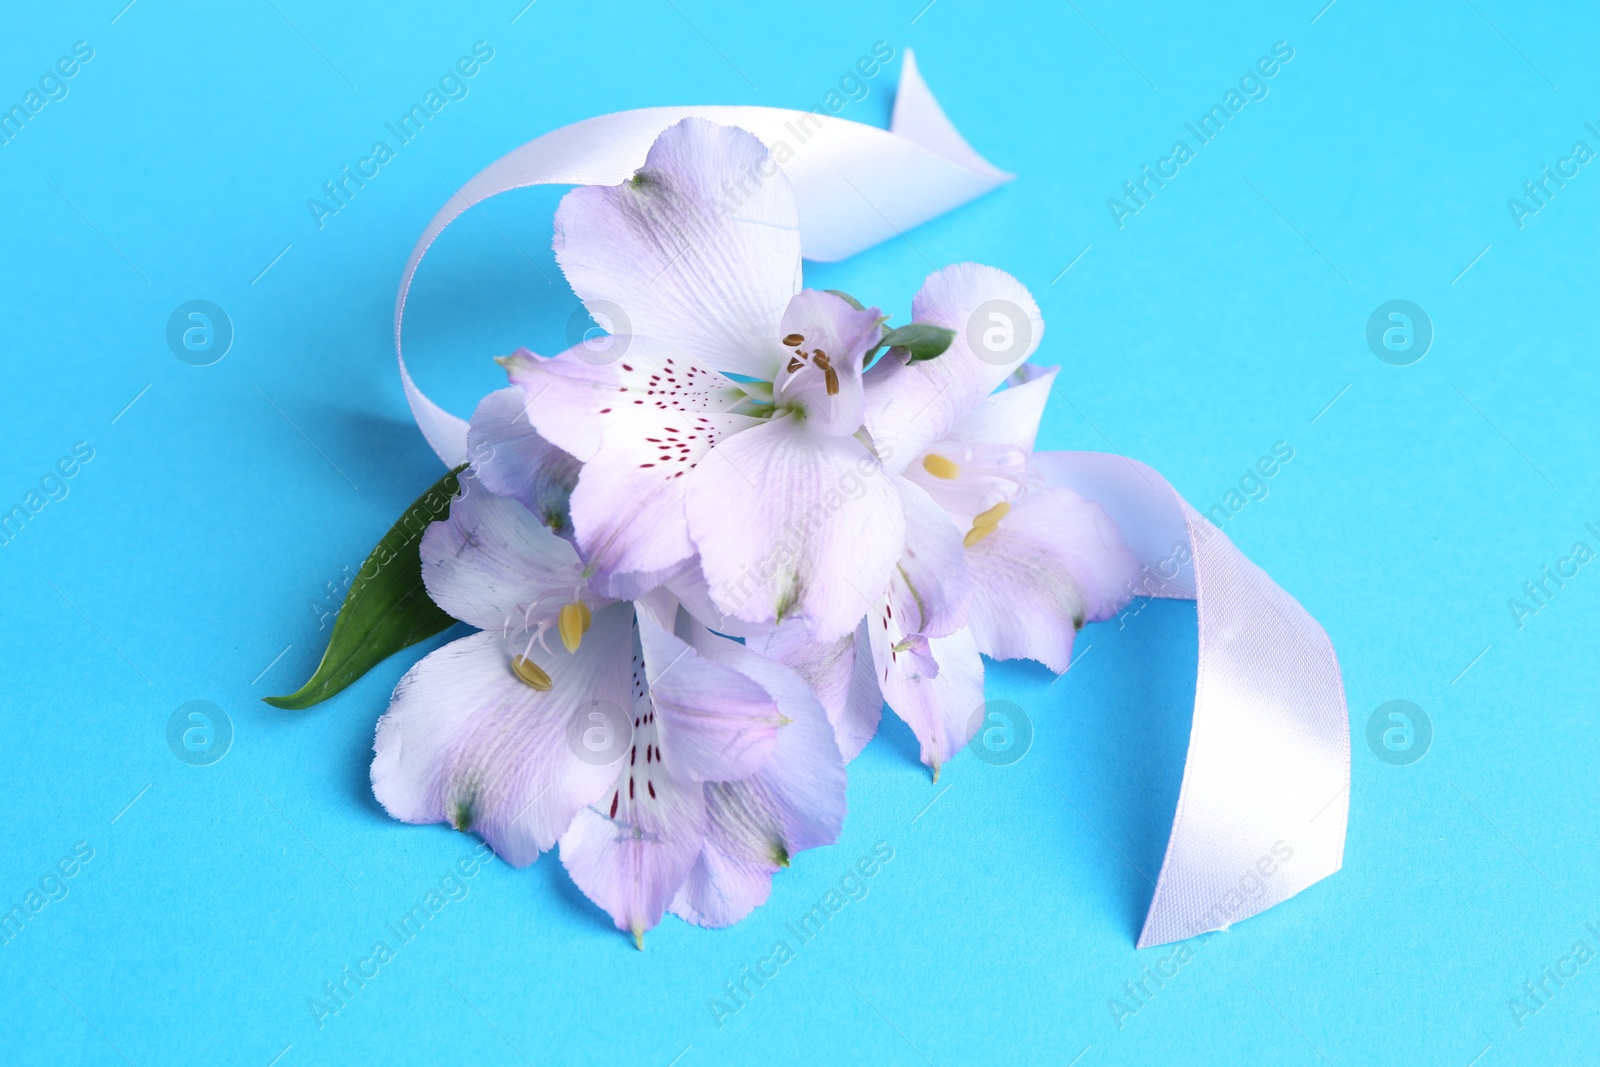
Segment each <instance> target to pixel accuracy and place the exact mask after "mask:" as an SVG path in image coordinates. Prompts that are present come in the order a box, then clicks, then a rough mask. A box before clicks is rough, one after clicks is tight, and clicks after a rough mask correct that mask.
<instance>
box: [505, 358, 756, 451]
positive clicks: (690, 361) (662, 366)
mask: <svg viewBox="0 0 1600 1067" xmlns="http://www.w3.org/2000/svg"><path fill="white" fill-rule="evenodd" d="M619 340H623V341H626V342H627V343H626V345H625V346H623V345H621V344H619V345H618V349H619V350H620V351H621V354H620V355H618V356H617V357H616V358H614V359H612V360H610V362H605V363H591V362H589V361H588V360H587V359H585V358H584V355H583V353H584V352H585V350H584V349H583V348H582V347H581V346H580V347H578V348H573V349H569V350H568V351H566V352H562V353H560V354H559V355H555V356H551V357H549V358H545V357H542V356H537V355H534V354H533V353H532V352H529V351H528V350H527V349H518V350H517V351H516V352H515V353H514V354H512V355H510V356H506V357H504V358H503V359H501V360H500V363H501V365H502V366H504V367H505V368H506V373H507V376H508V377H509V378H510V380H511V384H512V385H515V386H517V387H519V388H521V390H522V392H523V396H524V398H525V403H524V410H525V411H526V412H527V418H528V421H529V422H530V423H532V425H533V428H534V429H535V430H537V431H538V432H539V435H540V436H541V437H543V438H544V439H545V440H547V441H549V442H551V443H552V444H554V445H556V446H557V447H558V448H561V449H563V450H564V451H566V452H569V453H571V454H572V455H573V456H575V457H576V458H577V459H578V460H580V461H582V462H584V463H587V462H589V461H590V460H592V459H594V458H595V456H596V455H597V454H598V453H599V451H600V446H601V442H602V440H603V439H606V438H609V437H635V436H639V435H640V434H639V431H640V430H642V429H645V428H648V427H649V426H650V425H652V420H654V421H659V420H660V419H661V418H662V417H663V416H669V415H674V414H678V413H684V412H687V413H690V414H697V415H698V414H705V413H710V412H721V411H728V410H730V409H731V408H733V407H734V406H735V405H737V404H739V403H740V402H741V401H743V400H744V399H745V393H744V391H743V390H742V389H740V388H739V386H738V385H737V384H735V383H734V382H733V381H732V380H731V379H729V378H725V377H723V376H722V375H721V374H719V373H717V372H716V371H714V370H712V369H711V368H710V367H708V366H706V365H705V364H704V363H702V362H700V361H699V360H697V359H696V358H695V357H694V356H691V355H689V354H688V353H686V352H684V351H683V350H682V349H679V348H675V347H673V346H672V345H670V344H667V343H665V342H663V341H658V340H656V339H654V338H651V337H626V338H621V339H619Z"/></svg>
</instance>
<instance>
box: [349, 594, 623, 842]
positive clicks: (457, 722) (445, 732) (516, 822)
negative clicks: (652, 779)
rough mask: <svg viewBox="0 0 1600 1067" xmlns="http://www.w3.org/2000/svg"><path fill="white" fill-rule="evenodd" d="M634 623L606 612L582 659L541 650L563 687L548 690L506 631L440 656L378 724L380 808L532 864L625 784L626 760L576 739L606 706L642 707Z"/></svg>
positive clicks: (404, 685)
mask: <svg viewBox="0 0 1600 1067" xmlns="http://www.w3.org/2000/svg"><path fill="white" fill-rule="evenodd" d="M631 618H632V611H631V610H630V609H629V608H628V607H627V606H626V605H615V606H613V607H610V608H607V609H605V610H603V611H600V612H597V613H596V614H595V615H594V621H593V624H592V626H591V628H590V631H589V633H588V635H587V636H586V637H585V638H584V642H583V644H582V646H580V647H579V649H578V651H577V652H576V653H573V654H568V653H567V652H566V651H565V650H564V649H558V650H557V651H556V652H555V653H548V652H546V651H544V650H543V649H534V650H533V651H532V653H531V656H530V658H531V659H532V660H534V661H535V662H536V663H538V664H539V666H540V667H541V668H542V669H543V670H544V671H545V672H546V673H547V674H548V676H549V678H550V682H551V685H550V688H549V690H548V691H543V692H541V691H539V690H535V689H532V688H530V687H529V686H527V685H525V684H524V683H523V682H522V681H521V680H519V679H518V677H517V676H516V675H515V674H514V673H513V672H512V667H511V657H512V656H513V655H514V654H515V653H516V652H517V651H519V650H518V649H515V648H513V647H511V646H509V645H507V644H506V643H505V642H504V641H503V640H502V639H501V638H499V637H497V636H496V635H494V634H491V633H476V634H472V635H470V636H468V637H463V638H461V639H460V640H459V641H453V642H451V643H450V644H448V645H445V646H444V647H443V648H440V649H437V650H435V651H434V652H432V653H430V654H429V655H428V656H427V657H425V658H424V659H423V660H422V661H421V662H419V663H417V664H416V666H414V667H412V668H411V670H410V671H408V672H407V673H406V676H405V677H404V678H402V679H401V680H400V684H399V685H398V686H396V687H395V691H394V697H393V699H392V700H391V702H390V704H389V710H388V712H387V713H385V714H384V716H383V717H382V718H381V719H379V720H378V730H377V737H376V740H375V741H374V743H373V750H374V752H375V755H374V756H373V760H372V791H373V794H374V795H375V796H376V797H377V798H378V801H379V803H381V804H382V805H383V806H384V808H385V809H387V810H388V812H389V814H390V815H393V816H394V817H395V818H397V819H400V820H402V821H404V822H411V823H436V822H443V823H450V824H452V825H454V826H455V827H456V828H457V829H462V830H466V829H470V830H473V831H475V832H476V833H478V834H480V835H481V836H482V837H483V839H484V840H485V841H487V842H489V844H490V845H492V846H494V850H495V851H496V852H497V853H499V854H500V855H501V856H502V857H503V858H504V859H505V860H506V861H507V862H509V863H511V864H512V865H513V866H523V865H526V864H529V863H532V862H533V861H534V860H535V859H537V858H538V855H539V853H540V852H541V851H543V850H545V849H548V848H550V847H551V846H552V845H553V844H554V843H555V842H556V840H557V839H558V838H559V837H560V836H561V835H562V834H563V833H564V832H565V831H566V829H567V827H568V825H569V824H570V823H571V822H572V818H573V815H574V813H575V812H577V811H578V810H579V809H580V808H582V807H583V806H584V805H585V804H591V803H594V802H595V801H597V800H599V799H600V798H601V796H602V795H604V794H606V793H607V792H609V791H610V789H611V787H612V783H613V782H614V781H615V779H616V777H617V769H618V766H619V764H620V763H621V760H622V756H621V755H620V754H619V755H618V756H617V757H616V759H615V760H614V761H613V762H611V763H609V764H598V763H595V762H592V760H594V759H595V758H596V757H594V756H592V755H591V756H589V758H587V759H585V758H582V757H580V755H579V752H580V751H581V746H575V745H574V744H573V741H572V739H573V737H574V736H576V733H575V731H581V728H582V723H583V721H584V717H585V716H586V715H587V713H588V712H590V711H591V710H593V709H594V708H596V707H597V706H599V707H604V706H606V705H609V708H610V709H615V708H627V707H628V706H630V704H631V697H630V696H629V679H630V672H629V655H628V649H629V646H630V644H631V641H632V638H631V634H630V630H631V625H630V619H631ZM575 724H577V725H575Z"/></svg>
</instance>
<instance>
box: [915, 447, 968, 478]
mask: <svg viewBox="0 0 1600 1067" xmlns="http://www.w3.org/2000/svg"><path fill="white" fill-rule="evenodd" d="M922 469H923V470H925V471H927V472H928V473H929V474H931V475H933V476H934V477H935V478H943V479H944V480H945V481H947V482H953V481H955V480H956V479H957V478H959V477H961V465H960V464H959V463H956V462H955V461H953V460H948V459H945V458H944V457H943V456H941V455H938V454H937V453H934V452H929V453H928V454H927V455H926V456H923V457H922Z"/></svg>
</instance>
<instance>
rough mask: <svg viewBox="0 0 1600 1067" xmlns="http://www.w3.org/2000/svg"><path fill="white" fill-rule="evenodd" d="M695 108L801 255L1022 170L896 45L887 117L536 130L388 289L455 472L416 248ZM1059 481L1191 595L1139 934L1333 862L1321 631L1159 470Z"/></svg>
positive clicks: (461, 422)
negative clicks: (413, 325) (1151, 886)
mask: <svg viewBox="0 0 1600 1067" xmlns="http://www.w3.org/2000/svg"><path fill="white" fill-rule="evenodd" d="M690 116H699V117H702V118H706V119H709V120H711V121H713V122H717V123H721V124H723V125H729V126H738V127H741V128H743V129H746V130H749V131H750V132H751V133H753V134H755V135H756V136H757V137H759V138H761V140H762V141H763V142H764V143H766V144H767V145H768V147H769V148H772V149H773V152H774V155H777V153H778V147H777V146H778V145H779V143H780V142H781V143H783V144H784V145H786V146H787V147H788V149H789V150H790V153H791V154H790V155H789V157H788V158H787V159H785V160H784V162H783V169H784V173H785V174H786V175H787V177H788V179H789V182H790V184H791V185H792V186H793V187H794V190H795V195H796V197H797V199H798V201H799V208H800V236H801V246H802V248H803V250H804V255H805V258H807V259H812V260H822V261H834V260H840V259H845V258H847V257H849V256H852V255H854V254H856V253H857V252H860V251H862V250H863V249H866V248H870V247H871V246H873V245H875V244H877V243H879V242H880V241H883V240H886V239H888V238H889V237H893V236H896V235H898V234H900V233H903V232H904V231H905V230H909V229H911V228H913V227H915V226H918V225H920V224H922V223H924V222H927V221H928V220H929V219H932V218H935V217H937V216H939V215H942V214H943V213H945V212H946V211H949V210H951V209H953V208H955V207H958V206H959V205H961V204H964V203H966V202H968V201H969V200H973V199H975V198H976V197H978V196H981V195H983V194H984V193H986V192H989V191H990V190H992V189H994V188H996V187H997V186H999V185H1002V184H1004V183H1005V182H1007V181H1010V180H1011V175H1009V174H1007V173H1005V172H1004V171H1001V170H998V169H996V168H995V167H994V166H992V165H991V164H989V163H988V162H987V161H985V160H984V159H983V158H982V157H981V156H979V155H978V153H977V152H975V151H974V150H973V149H972V147H971V146H970V145H969V144H967V142H966V141H965V140H964V139H963V138H962V136H961V135H960V133H958V132H957V131H956V128H955V126H954V125H953V124H952V123H951V122H950V120H949V118H948V117H946V115H945V113H944V111H943V109H941V108H940V107H939V104H938V102H937V101H936V100H935V99H934V97H933V94H932V92H931V91H930V90H929V89H928V86H927V84H926V83H925V82H924V81H923V80H922V77H921V75H920V74H919V73H918V70H917V66H916V60H915V58H914V57H913V55H912V53H911V51H910V50H909V49H907V50H906V51H905V52H904V63H903V67H902V70H901V75H900V84H899V87H898V90H897V92H896V96H895V104H894V113H893V116H892V118H891V121H890V125H889V129H888V130H881V129H878V128H876V127H872V126H866V125H863V124H861V123H858V122H851V121H848V120H845V119H840V118H837V117H834V116H823V115H819V114H816V113H813V112H809V111H794V110H789V109H785V108H770V107H720V106H708V107H657V108H645V109H641V110H636V111H620V112H616V113H614V114H610V115H601V116H599V117H597V118H592V119H586V120H584V121H582V122H576V123H573V124H572V125H570V126H564V127H562V128H561V129H558V130H554V131H552V132H550V133H547V134H545V135H544V136H542V137H539V138H536V139H535V140H532V141H529V142H528V143H527V144H525V145H523V146H522V147H520V148H517V149H515V150H513V151H511V152H510V153H508V154H506V155H505V156H503V157H501V158H500V159H498V160H496V161H495V162H494V163H491V164H490V165H489V166H488V167H486V168H484V169H483V170H482V171H481V172H479V173H478V174H477V175H476V176H475V177H473V178H472V180H470V181H468V182H467V183H466V184H465V185H463V186H462V187H461V188H460V189H459V190H458V191H457V192H456V193H455V195H453V196H452V197H451V198H450V200H449V201H448V202H447V203H446V204H445V205H444V207H443V208H441V209H440V210H439V212H438V214H436V215H435V216H434V217H433V220H432V221H431V222H429V223H428V227H427V229H426V230H424V231H423V234H422V236H421V238H419V239H418V241H417V244H416V247H414V248H413V249H412V251H411V256H410V258H409V259H408V260H407V262H406V267H405V273H404V275H403V276H402V278H401V281H400V291H399V293H398V295H397V297H396V299H395V310H394V341H395V353H396V355H397V357H398V359H399V364H400V380H401V383H402V385H403V386H404V388H405V393H406V400H407V402H408V403H409V404H410V405H411V412H412V415H413V416H414V417H415V419H416V421H417V426H418V427H419V428H420V429H421V430H422V433H423V436H424V437H425V438H426V439H427V441H428V444H429V445H430V446H432V448H433V450H434V451H435V452H437V453H438V455H439V458H440V459H442V460H443V461H444V462H445V464H446V466H449V467H455V466H457V465H459V464H461V463H463V462H465V461H466V458H467V422H466V420H465V419H462V418H460V417H458V416H456V415H453V414H451V413H450V412H448V411H445V410H444V409H443V408H441V407H439V406H438V405H437V404H435V403H434V402H433V401H431V400H429V399H428V397H427V396H426V395H424V394H423V392H422V390H421V389H419V388H418V387H417V385H416V383H415V382H414V381H413V380H412V378H411V374H410V372H409V371H408V370H407V368H406V362H405V355H404V352H403V350H402V347H401V325H402V321H403V319H404V315H405V306H406V296H407V294H408V293H409V292H410V289H411V283H412V280H413V278H414V277H415V276H416V272H417V267H418V265H419V264H420V263H421V262H422V257H423V256H424V255H426V254H427V251H428V249H429V248H430V247H431V246H432V244H433V242H434V241H435V240H436V239H437V238H438V236H439V235H440V234H441V233H442V232H443V231H444V229H445V227H447V226H449V225H450V223H451V222H453V221H454V220H455V219H456V218H457V217H459V216H460V215H461V214H463V213H464V212H466V211H467V210H468V209H469V208H471V207H472V206H473V205H475V204H478V203H480V202H482V201H484V200H487V199H488V198H489V197H492V196H495V195H497V194H499V193H503V192H505V191H507V190H510V189H519V188H524V187H528V186H534V185H616V184H618V183H620V182H622V181H624V180H626V179H627V178H628V177H630V176H631V175H632V174H633V172H634V171H635V170H637V169H638V168H639V167H640V166H642V165H643V163H644V160H645V155H646V154H647V153H648V152H649V149H650V146H651V144H652V143H653V142H654V141H655V139H656V137H657V136H658V135H659V134H660V133H661V132H662V131H663V130H665V129H666V128H667V127H669V126H671V125H673V124H674V123H676V122H678V121H680V120H681V119H684V118H688V117H690ZM1034 460H1035V463H1036V464H1037V466H1038V467H1039V469H1040V470H1041V471H1042V472H1043V473H1044V475H1045V477H1046V479H1047V480H1048V481H1050V482H1052V483H1053V484H1057V485H1061V486H1064V487H1066V488H1069V489H1072V490H1074V491H1075V492H1077V493H1078V494H1079V495H1080V496H1083V497H1086V498H1087V499H1090V500H1093V501H1096V502H1097V503H1099V504H1100V505H1101V506H1102V507H1104V508H1105V509H1106V511H1107V513H1108V514H1110V516H1111V518H1112V519H1113V520H1114V521H1115V522H1116V523H1117V525H1118V527H1119V528H1120V529H1121V531H1122V534H1123V537H1124V539H1125V540H1126V542H1127V544H1128V546H1129V548H1130V549H1131V550H1132V551H1133V554H1134V556H1135V558H1136V559H1137V560H1138V562H1139V564H1140V568H1141V575H1142V577H1141V579H1140V582H1139V584H1138V587H1137V588H1135V589H1134V590H1132V591H1133V592H1134V593H1136V594H1138V595H1143V596H1154V597H1168V598H1177V599H1185V600H1193V601H1195V604H1196V610H1197V614H1198V616H1199V626H1198V630H1199V643H1200V650H1199V667H1198V674H1197V678H1196V684H1195V701H1194V719H1193V725H1192V726H1191V728H1190V731H1189V750H1188V756H1187V759H1186V762H1185V764H1184V771H1183V783H1182V785H1181V786H1180V789H1179V794H1178V807H1177V812H1176V814H1175V816H1174V818H1173V822H1172V832H1171V834H1170V836H1169V838H1168V840H1167V850H1166V856H1165V859H1164V860H1163V861H1162V865H1161V875H1160V877H1159V879H1158V880H1157V883H1156V888H1155V894H1154V896H1153V898H1152V899H1151V902H1150V909H1149V911H1148V913H1147V914H1146V917H1145V923H1144V928H1143V930H1142V932H1141V933H1140V935H1139V942H1138V947H1140V948H1147V947H1151V946H1155V945H1163V944H1167V943H1170V942H1173V941H1180V940H1184V939H1186V938H1190V937H1194V936H1196V935H1198V934H1202V933H1207V932H1210V931H1214V930H1224V929H1227V928H1228V926H1230V925H1231V924H1232V923H1234V922H1237V921H1238V920H1240V919H1245V918H1248V917H1250V916H1252V915H1256V914H1259V913H1260V912H1262V911H1265V910H1266V909H1267V908H1270V907H1272V906H1273V905H1274V904H1278V903H1280V902H1282V901H1284V900H1287V899H1288V898H1289V897H1292V896H1294V895H1295V894H1296V893H1298V892H1300V891H1301V890H1302V889H1305V888H1306V887H1307V886H1310V885H1311V884H1313V883H1314V882H1317V881H1320V880H1321V879H1323V878H1326V877H1327V876H1328V875H1330V874H1332V873H1334V872H1335V871H1337V870H1338V869H1339V868H1340V866H1341V864H1342V863H1343V859H1344V838H1345V826H1346V822H1347V818H1348V814H1349V788H1350V727H1349V714H1348V712H1347V710H1346V708H1345V698H1344V682H1343V680H1342V678H1341V676H1340V673H1339V665H1338V660H1337V659H1336V658H1335V656H1334V651H1333V645H1332V643H1331V642H1330V641H1329V640H1328V636H1327V634H1326V633H1325V632H1324V631H1323V629H1322V627H1321V626H1319V625H1318V624H1317V622H1316V620H1315V619H1313V618H1312V617H1311V616H1310V615H1309V614H1308V613H1307V612H1306V611H1305V609H1304V608H1302V607H1301V606H1300V605H1299V603H1298V602H1296V601H1295V600H1294V598H1293V597H1291V596H1289V594H1287V593H1285V592H1284V591H1283V590H1282V589H1280V588H1279V587H1278V586H1277V585H1276V584H1274V583H1273V581H1272V579H1270V578H1268V577H1267V575H1266V573H1265V572H1264V571H1262V570H1261V568H1259V567H1257V566H1256V565H1255V564H1253V563H1251V562H1250V561H1249V560H1248V559H1246V558H1245V556H1244V554H1243V553H1241V552H1240V551H1239V550H1238V549H1237V548H1235V547H1234V545H1233V543H1232V542H1231V541H1229V540H1228V538H1227V537H1226V536H1224V535H1223V534H1222V533H1221V532H1220V531H1218V530H1217V528H1216V527H1215V526H1213V525H1212V524H1211V523H1210V522H1208V521H1206V519H1205V518H1204V517H1203V516H1201V515H1200V514H1199V513H1197V512H1196V511H1195V510H1194V509H1193V508H1192V507H1190V506H1189V504H1188V503H1187V502H1186V501H1185V500H1184V499H1183V497H1182V496H1180V495H1179V494H1178V492H1177V490H1175V489H1174V488H1173V487H1172V486H1171V485H1170V484H1168V483H1167V481H1166V479H1164V478H1162V477H1161V476H1160V475H1159V474H1157V473H1156V472H1155V471H1154V470H1152V469H1151V468H1150V467H1147V466H1145V465H1144V464H1143V463H1139V462H1138V461H1136V460H1132V459H1128V458H1126V457H1123V456H1117V455H1107V454H1102V453H1097V452H1040V453H1036V454H1035V456H1034Z"/></svg>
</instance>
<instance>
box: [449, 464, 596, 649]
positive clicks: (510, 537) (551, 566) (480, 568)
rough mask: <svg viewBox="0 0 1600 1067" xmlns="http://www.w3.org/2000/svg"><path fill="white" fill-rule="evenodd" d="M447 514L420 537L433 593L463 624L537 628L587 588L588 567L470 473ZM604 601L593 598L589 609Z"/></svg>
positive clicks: (507, 630)
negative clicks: (585, 577) (583, 578)
mask: <svg viewBox="0 0 1600 1067" xmlns="http://www.w3.org/2000/svg"><path fill="white" fill-rule="evenodd" d="M461 489H462V492H461V495H460V496H458V497H456V498H455V500H453V501H451V504H450V515H449V517H448V518H446V519H444V520H442V521H440V522H436V523H433V524H431V525H430V526H429V527H428V529H427V532H426V533H424V534H423V535H422V544H421V546H420V549H419V551H420V553H421V556H422V582H423V585H424V586H426V587H427V590H428V595H429V596H430V597H432V598H433V601H434V603H436V604H438V605H439V606H440V607H441V608H443V609H444V610H445V611H447V612H449V613H450V614H451V615H453V616H455V617H456V618H458V619H460V620H461V621H463V622H468V623H471V624H472V625H473V626H476V627H478V628H479V629H482V630H490V631H493V632H495V633H498V634H500V635H502V636H504V637H508V638H512V637H515V636H516V635H518V634H522V633H527V632H530V631H537V630H539V629H540V628H541V626H543V625H548V624H549V623H550V622H552V621H553V620H554V619H555V615H556V613H557V612H558V611H560V610H561V606H562V605H563V604H566V603H569V602H571V601H573V600H574V599H578V598H579V597H580V595H581V594H582V593H583V592H584V590H583V580H582V573H583V564H582V563H581V562H580V561H579V559H578V553H577V552H576V551H574V550H573V547H572V545H570V544H569V543H567V542H566V541H564V540H562V539H561V538H560V537H557V536H556V535H555V534H554V533H553V532H552V531H551V530H550V529H549V528H548V527H546V526H545V525H544V524H542V523H541V522H540V521H539V520H538V519H537V518H535V517H534V515H533V513H532V512H530V511H529V510H528V509H527V508H525V507H523V506H522V505H521V504H519V503H517V502H516V501H515V500H511V499H509V498H507V497H503V496H496V495H495V494H493V493H491V492H489V491H488V490H487V489H485V488H484V487H483V486H482V485H481V484H480V483H479V482H478V481H477V480H476V479H474V478H473V477H472V476H471V475H470V474H467V473H463V474H462V476H461ZM602 603H604V601H601V600H600V599H598V598H595V599H594V600H593V601H592V602H591V603H590V608H591V610H593V609H594V608H597V607H599V606H600V605H601V604H602Z"/></svg>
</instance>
